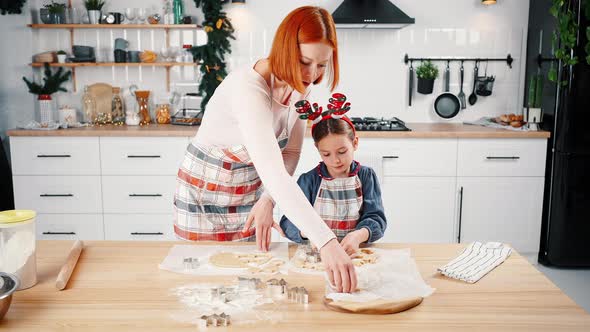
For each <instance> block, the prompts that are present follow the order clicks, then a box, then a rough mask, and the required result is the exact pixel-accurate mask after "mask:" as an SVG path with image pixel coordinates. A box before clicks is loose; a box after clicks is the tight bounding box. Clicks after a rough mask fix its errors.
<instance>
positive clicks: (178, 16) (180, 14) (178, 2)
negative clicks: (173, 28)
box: [172, 0, 184, 24]
mask: <svg viewBox="0 0 590 332" xmlns="http://www.w3.org/2000/svg"><path fill="white" fill-rule="evenodd" d="M172 7H173V10H174V24H182V19H183V18H184V4H183V3H182V0H174V2H173V4H172Z"/></svg>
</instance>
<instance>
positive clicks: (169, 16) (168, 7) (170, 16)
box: [164, 0, 174, 24]
mask: <svg viewBox="0 0 590 332" xmlns="http://www.w3.org/2000/svg"><path fill="white" fill-rule="evenodd" d="M172 7H173V6H172V0H166V1H165V2H164V24H174V11H173V10H172Z"/></svg>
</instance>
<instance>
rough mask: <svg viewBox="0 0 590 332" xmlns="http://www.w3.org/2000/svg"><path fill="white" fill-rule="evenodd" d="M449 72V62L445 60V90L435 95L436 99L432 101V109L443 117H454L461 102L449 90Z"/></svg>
mask: <svg viewBox="0 0 590 332" xmlns="http://www.w3.org/2000/svg"><path fill="white" fill-rule="evenodd" d="M450 74H451V73H450V69H449V63H448V62H447V68H446V69H445V73H444V89H445V91H444V92H443V93H441V94H440V95H439V96H438V97H436V100H435V101H434V111H435V112H436V114H437V115H438V116H440V117H441V118H443V119H450V118H453V117H455V116H456V115H457V114H459V110H460V109H461V102H459V98H458V97H457V96H456V95H454V94H452V93H450V92H449V81H450Z"/></svg>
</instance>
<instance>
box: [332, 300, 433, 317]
mask: <svg viewBox="0 0 590 332" xmlns="http://www.w3.org/2000/svg"><path fill="white" fill-rule="evenodd" d="M422 300H423V298H422V297H414V298H409V299H406V300H397V301H390V300H375V301H369V302H350V301H333V300H332V299H328V298H325V297H324V305H325V306H326V307H328V308H329V309H331V310H334V311H338V312H345V313H352V314H369V315H387V314H395V313H398V312H402V311H406V310H408V309H411V308H413V307H415V306H417V305H419V304H420V303H422Z"/></svg>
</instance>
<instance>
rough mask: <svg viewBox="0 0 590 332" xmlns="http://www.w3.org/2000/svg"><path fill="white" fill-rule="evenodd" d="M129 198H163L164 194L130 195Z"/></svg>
mask: <svg viewBox="0 0 590 332" xmlns="http://www.w3.org/2000/svg"><path fill="white" fill-rule="evenodd" d="M129 197H162V194H129Z"/></svg>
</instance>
